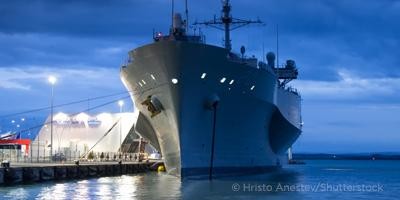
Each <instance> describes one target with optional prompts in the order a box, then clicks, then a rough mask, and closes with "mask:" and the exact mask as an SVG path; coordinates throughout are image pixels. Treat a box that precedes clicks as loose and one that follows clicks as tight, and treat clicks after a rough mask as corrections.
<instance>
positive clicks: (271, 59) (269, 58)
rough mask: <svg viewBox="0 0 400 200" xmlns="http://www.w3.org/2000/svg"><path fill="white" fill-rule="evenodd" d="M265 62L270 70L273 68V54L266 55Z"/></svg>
mask: <svg viewBox="0 0 400 200" xmlns="http://www.w3.org/2000/svg"><path fill="white" fill-rule="evenodd" d="M267 62H268V66H269V67H271V68H274V67H275V54H274V53H273V52H268V53H267Z"/></svg>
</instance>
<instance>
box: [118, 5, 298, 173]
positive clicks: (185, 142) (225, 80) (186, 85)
mask: <svg viewBox="0 0 400 200" xmlns="http://www.w3.org/2000/svg"><path fill="white" fill-rule="evenodd" d="M230 11H231V5H230V2H229V1H228V0H225V1H223V9H222V15H221V18H219V19H213V20H211V21H208V22H204V23H197V24H203V25H208V26H221V27H222V29H223V30H224V31H225V45H224V47H218V46H213V45H209V44H206V43H205V40H204V36H202V35H189V34H188V31H187V29H188V28H187V24H188V21H187V18H186V20H183V19H182V17H181V15H179V14H174V15H173V20H172V21H173V23H172V26H171V30H170V34H169V35H162V34H161V33H155V34H154V35H153V39H154V42H153V43H151V44H148V45H144V46H141V47H138V48H136V49H134V50H132V51H130V52H129V59H128V62H127V64H126V65H124V66H122V68H121V79H122V82H123V83H124V85H125V86H126V88H127V89H128V90H129V91H130V93H131V97H132V99H133V101H134V104H135V106H136V108H137V109H139V111H140V114H139V117H138V120H137V122H136V127H135V130H136V131H137V132H138V133H139V134H140V135H141V136H142V137H144V138H146V139H147V140H148V141H149V142H150V143H151V144H152V145H153V146H154V147H155V148H156V149H158V150H159V151H160V153H161V154H162V156H163V158H164V163H165V166H166V169H167V171H168V172H169V173H171V174H175V175H177V176H181V177H182V178H183V177H191V176H199V175H200V176H208V177H210V178H212V177H215V176H219V175H233V174H242V173H259V172H267V171H270V170H272V169H276V168H280V167H281V166H282V165H283V164H285V163H287V157H286V155H285V153H286V151H287V150H288V148H289V147H291V145H292V144H293V143H294V142H295V141H296V139H297V138H298V137H299V135H300V133H301V127H302V121H301V110H300V108H301V97H300V95H299V94H298V92H297V91H296V90H295V89H293V88H290V87H288V86H287V85H286V84H287V83H288V82H289V81H290V80H292V79H296V78H297V74H298V73H297V68H296V65H295V62H294V61H293V60H287V61H286V64H285V65H284V66H281V67H278V65H275V54H274V53H272V52H270V53H268V54H267V55H266V58H267V63H264V62H262V61H258V59H257V58H255V57H247V56H245V49H244V47H242V48H241V54H235V53H233V51H232V49H231V39H230V31H231V30H232V29H234V28H237V27H240V26H243V25H247V24H250V23H259V21H258V20H257V21H246V20H239V19H235V18H232V17H231V14H230ZM186 13H187V11H186ZM186 16H187V14H186Z"/></svg>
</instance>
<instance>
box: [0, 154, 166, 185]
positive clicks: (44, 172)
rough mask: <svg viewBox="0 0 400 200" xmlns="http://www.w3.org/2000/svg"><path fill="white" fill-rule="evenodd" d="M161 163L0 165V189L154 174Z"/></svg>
mask: <svg viewBox="0 0 400 200" xmlns="http://www.w3.org/2000/svg"><path fill="white" fill-rule="evenodd" d="M161 164H162V162H161V161H158V160H152V161H147V162H92V163H91V162H85V163H79V162H77V163H15V164H11V165H10V166H7V165H4V164H2V167H1V168H0V185H3V186H4V185H15V184H25V183H36V182H44V181H61V180H73V179H86V178H94V177H105V176H120V175H124V174H136V173H144V172H149V171H155V170H156V169H157V167H158V166H159V165H161Z"/></svg>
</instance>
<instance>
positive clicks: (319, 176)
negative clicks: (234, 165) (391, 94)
mask: <svg viewBox="0 0 400 200" xmlns="http://www.w3.org/2000/svg"><path fill="white" fill-rule="evenodd" d="M0 199H190V200H195V199H229V200H230V199H340V200H342V199H358V200H360V199H400V161H331V160H330V161H307V164H306V165H291V166H288V167H287V168H286V169H284V170H282V171H280V172H275V173H271V174H262V175H254V176H242V177H231V178H222V179H218V180H213V181H208V180H188V181H181V180H180V179H178V178H176V177H174V176H170V175H167V174H164V173H155V172H154V173H146V174H138V175H129V176H120V177H105V178H94V179H88V180H79V181H66V182H49V183H43V184H32V185H20V186H13V187H0Z"/></svg>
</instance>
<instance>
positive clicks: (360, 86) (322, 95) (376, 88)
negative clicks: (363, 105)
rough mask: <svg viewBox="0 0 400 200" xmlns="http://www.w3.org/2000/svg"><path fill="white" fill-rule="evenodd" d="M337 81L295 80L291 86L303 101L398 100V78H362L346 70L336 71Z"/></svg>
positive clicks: (399, 86) (399, 83) (399, 80)
mask: <svg viewBox="0 0 400 200" xmlns="http://www.w3.org/2000/svg"><path fill="white" fill-rule="evenodd" d="M337 74H338V77H339V78H338V80H337V81H316V80H296V81H294V82H293V85H294V86H295V87H297V88H298V89H299V91H300V92H301V93H302V96H303V98H304V99H314V100H315V99H320V100H321V99H322V100H323V99H325V100H358V101H360V102H363V101H368V100H369V99H381V100H382V101H390V98H393V99H397V100H398V99H399V98H400V97H399V94H400V78H390V77H383V78H363V77H360V76H358V75H357V74H354V73H351V72H349V71H348V70H345V69H341V70H339V71H338V73H337Z"/></svg>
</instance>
